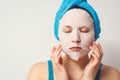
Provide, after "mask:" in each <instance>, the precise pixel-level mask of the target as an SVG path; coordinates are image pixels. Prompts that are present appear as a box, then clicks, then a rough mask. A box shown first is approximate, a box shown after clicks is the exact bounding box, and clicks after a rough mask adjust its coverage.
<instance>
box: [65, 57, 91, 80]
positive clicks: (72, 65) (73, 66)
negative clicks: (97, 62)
mask: <svg viewBox="0 0 120 80" xmlns="http://www.w3.org/2000/svg"><path fill="white" fill-rule="evenodd" d="M88 62H89V58H88V56H87V55H86V56H84V57H82V58H80V59H79V60H78V61H74V60H72V59H71V58H70V57H68V56H67V55H64V56H63V65H64V67H65V68H66V70H67V72H68V75H69V77H70V80H77V79H79V77H80V76H81V75H82V74H83V72H84V69H85V66H86V65H87V64H88ZM73 74H75V75H73Z"/></svg>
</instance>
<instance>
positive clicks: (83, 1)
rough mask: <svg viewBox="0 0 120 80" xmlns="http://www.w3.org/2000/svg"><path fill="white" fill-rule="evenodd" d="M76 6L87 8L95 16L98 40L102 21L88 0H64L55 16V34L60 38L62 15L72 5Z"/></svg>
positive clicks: (96, 37)
mask: <svg viewBox="0 0 120 80" xmlns="http://www.w3.org/2000/svg"><path fill="white" fill-rule="evenodd" d="M74 6H78V7H80V8H82V9H84V10H86V11H87V12H88V13H90V15H91V16H92V18H93V21H94V30H95V37H94V38H95V40H97V39H98V38H99V34H100V32H101V29H100V21H99V17H98V15H97V13H96V11H95V10H94V9H93V8H92V6H91V5H90V4H88V2H87V0H63V2H62V4H61V6H60V8H59V9H58V11H57V13H56V17H55V21H54V34H55V37H56V38H57V39H58V40H59V36H58V29H59V21H60V20H61V18H62V16H63V15H64V14H65V13H66V12H67V11H68V10H69V9H71V8H72V7H74Z"/></svg>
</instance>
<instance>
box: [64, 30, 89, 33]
mask: <svg viewBox="0 0 120 80" xmlns="http://www.w3.org/2000/svg"><path fill="white" fill-rule="evenodd" d="M63 31H64V32H65V33H70V32H72V29H70V30H65V29H64V30H63ZM89 31H90V30H89V29H86V30H84V29H83V30H80V32H83V33H88V32H89Z"/></svg>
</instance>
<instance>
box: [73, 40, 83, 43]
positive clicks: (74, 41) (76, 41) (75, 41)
mask: <svg viewBox="0 0 120 80" xmlns="http://www.w3.org/2000/svg"><path fill="white" fill-rule="evenodd" d="M72 42H73V43H80V42H81V40H73V41H72Z"/></svg>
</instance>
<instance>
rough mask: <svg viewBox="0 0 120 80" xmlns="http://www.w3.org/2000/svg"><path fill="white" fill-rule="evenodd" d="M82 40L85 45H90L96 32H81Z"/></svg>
mask: <svg viewBox="0 0 120 80" xmlns="http://www.w3.org/2000/svg"><path fill="white" fill-rule="evenodd" d="M81 41H82V43H83V44H84V45H86V46H90V45H91V44H92V41H94V33H89V34H81Z"/></svg>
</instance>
